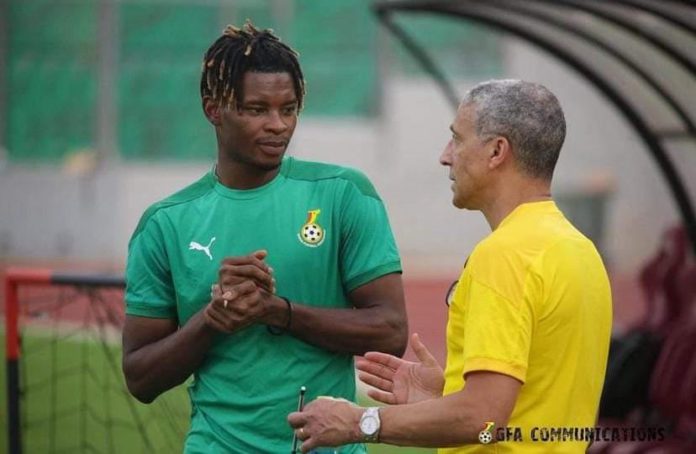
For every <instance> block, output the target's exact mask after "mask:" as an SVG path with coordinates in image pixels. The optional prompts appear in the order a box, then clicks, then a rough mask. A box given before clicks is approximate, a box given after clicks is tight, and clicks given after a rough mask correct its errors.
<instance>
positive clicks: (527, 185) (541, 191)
mask: <svg viewBox="0 0 696 454" xmlns="http://www.w3.org/2000/svg"><path fill="white" fill-rule="evenodd" d="M517 183H518V184H509V182H508V184H503V185H501V188H499V189H500V190H499V191H497V192H496V194H495V196H494V197H493V198H492V200H491V201H490V203H488V204H487V205H486V206H485V207H483V208H482V209H481V212H482V213H483V215H484V216H485V217H486V221H488V225H490V226H491V230H495V229H497V228H498V226H499V225H500V223H501V222H502V221H503V219H505V218H506V217H507V216H508V215H509V214H510V213H512V212H513V210H514V209H515V208H517V207H518V206H520V205H522V204H524V203H531V202H543V201H546V200H551V184H550V182H549V181H546V180H539V179H528V178H526V179H522V180H520V181H518V182H517Z"/></svg>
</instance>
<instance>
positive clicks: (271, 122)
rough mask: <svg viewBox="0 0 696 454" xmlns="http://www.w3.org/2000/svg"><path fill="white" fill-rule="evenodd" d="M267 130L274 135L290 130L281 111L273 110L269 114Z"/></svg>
mask: <svg viewBox="0 0 696 454" xmlns="http://www.w3.org/2000/svg"><path fill="white" fill-rule="evenodd" d="M266 129H267V130H268V131H271V132H273V133H274V134H280V133H283V132H285V130H286V129H288V124H287V123H286V122H285V119H284V118H283V115H281V113H280V112H279V111H277V110H272V111H271V112H270V113H269V117H268V121H267V122H266Z"/></svg>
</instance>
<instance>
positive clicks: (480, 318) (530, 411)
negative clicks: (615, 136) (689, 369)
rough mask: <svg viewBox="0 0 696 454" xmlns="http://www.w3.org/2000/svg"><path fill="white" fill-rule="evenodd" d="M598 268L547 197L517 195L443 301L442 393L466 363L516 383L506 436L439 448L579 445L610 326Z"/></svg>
mask: <svg viewBox="0 0 696 454" xmlns="http://www.w3.org/2000/svg"><path fill="white" fill-rule="evenodd" d="M611 316H612V315H611V291H610V288H609V280H608V277H607V272H606V270H605V268H604V265H603V263H602V260H601V258H600V256H599V254H598V253H597V250H596V249H595V247H594V245H593V244H592V242H591V241H590V240H588V239H587V238H585V237H584V236H583V235H582V234H581V233H580V232H579V231H578V230H577V229H576V228H575V227H573V225H572V224H571V223H570V222H569V221H568V220H567V219H566V218H565V217H564V216H563V214H562V213H561V212H560V211H559V210H558V208H557V207H556V205H555V203H554V202H552V201H546V202H534V203H526V204H523V205H520V206H518V207H517V208H516V209H515V210H513V212H512V213H510V214H509V215H508V216H507V217H506V218H505V219H504V220H503V221H502V222H501V223H500V225H499V226H498V228H497V229H496V230H495V231H493V232H492V233H491V234H490V235H489V236H488V237H487V238H485V239H484V240H483V241H481V242H480V243H479V244H478V245H477V246H476V248H475V249H474V251H473V252H472V254H471V256H470V257H469V260H468V263H467V265H466V266H465V268H464V270H463V272H462V274H461V277H460V278H459V283H458V284H457V288H456V290H455V293H454V300H453V302H452V305H451V307H450V309H449V321H448V324H447V366H446V370H445V389H444V394H445V395H447V394H451V393H454V392H457V391H460V390H461V389H462V388H463V387H464V385H465V379H464V376H465V375H466V374H467V373H468V372H472V371H491V372H498V373H501V374H506V375H509V376H511V377H514V378H516V379H517V380H519V381H520V382H522V383H523V385H522V387H521V388H520V393H519V395H518V398H517V402H516V404H515V407H514V409H513V411H512V415H511V418H510V421H509V423H508V429H507V430H503V428H495V429H494V430H493V431H492V434H493V436H494V437H495V438H496V439H498V440H500V439H501V438H502V439H504V440H506V441H501V442H498V443H493V444H489V445H485V444H477V445H468V446H466V447H462V448H448V449H441V450H440V451H439V452H440V453H443V454H444V453H458V454H460V453H511V452H514V453H584V452H585V450H586V448H587V445H588V443H587V441H585V439H586V438H587V436H588V435H587V431H586V430H583V429H588V430H589V429H591V428H593V427H594V426H595V421H596V416H597V409H598V406H599V398H600V395H601V392H602V386H603V384H604V374H605V371H606V363H607V354H608V350H609V338H610V335H611ZM485 423H486V421H481V429H482V430H483V428H484V426H485Z"/></svg>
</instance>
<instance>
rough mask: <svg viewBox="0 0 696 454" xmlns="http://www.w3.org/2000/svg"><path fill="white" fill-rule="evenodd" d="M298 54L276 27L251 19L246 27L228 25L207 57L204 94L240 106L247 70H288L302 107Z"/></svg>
mask: <svg viewBox="0 0 696 454" xmlns="http://www.w3.org/2000/svg"><path fill="white" fill-rule="evenodd" d="M298 55H299V54H298V53H297V52H295V51H294V50H293V49H291V48H290V47H289V46H288V45H286V44H284V43H282V42H281V41H280V39H279V38H278V37H277V36H276V35H275V34H273V30H270V29H266V30H259V29H258V28H256V27H254V25H253V24H252V23H251V22H250V21H248V20H247V21H246V23H245V24H244V26H243V27H242V28H237V27H234V26H232V25H228V26H227V27H226V28H225V30H223V32H222V36H221V37H220V38H218V39H217V41H215V42H214V43H213V45H212V46H210V48H209V49H208V51H207V52H206V53H205V56H204V58H203V70H202V73H201V97H205V96H209V97H211V98H212V99H213V101H215V102H216V103H217V104H219V105H221V106H222V105H228V106H229V105H232V103H234V104H235V106H236V107H237V108H239V107H240V103H241V102H242V100H243V99H244V93H243V85H242V81H243V78H244V74H245V73H247V72H248V71H252V72H260V73H279V72H287V73H289V74H290V76H291V77H292V81H293V85H294V87H295V95H296V96H297V102H298V108H299V109H301V108H302V102H303V99H304V94H305V83H304V77H303V75H302V69H301V68H300V63H299V61H298V60H297V57H298Z"/></svg>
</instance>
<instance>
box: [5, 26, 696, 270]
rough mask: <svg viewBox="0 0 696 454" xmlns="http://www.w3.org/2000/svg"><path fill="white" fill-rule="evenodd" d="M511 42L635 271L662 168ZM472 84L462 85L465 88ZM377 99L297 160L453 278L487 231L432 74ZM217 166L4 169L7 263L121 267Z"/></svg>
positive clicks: (301, 131) (568, 162) (663, 195)
mask: <svg viewBox="0 0 696 454" xmlns="http://www.w3.org/2000/svg"><path fill="white" fill-rule="evenodd" d="M506 46H507V47H506V62H507V64H506V66H507V70H506V72H507V74H506V75H505V76H506V77H519V78H524V79H528V80H533V81H538V82H541V83H544V84H545V85H547V86H548V87H549V88H551V89H552V90H553V91H554V92H555V93H556V94H557V95H558V97H559V98H560V100H561V104H562V105H563V107H564V109H565V111H566V115H567V120H568V138H567V141H566V145H565V147H564V149H563V152H562V154H561V159H560V162H559V166H558V169H557V175H556V179H555V183H554V193H556V194H559V195H563V194H578V193H587V192H592V191H593V190H597V189H598V188H599V189H600V190H601V189H602V188H604V189H606V188H607V187H611V188H613V192H612V195H611V197H610V199H609V205H608V207H609V210H608V212H607V217H606V223H605V227H606V230H605V232H604V234H605V238H604V239H605V242H604V250H605V252H606V254H607V258H608V260H609V262H610V263H611V264H612V265H613V266H614V268H615V269H617V270H620V271H626V272H632V271H633V270H635V269H637V267H638V266H639V265H640V263H642V262H643V261H644V260H645V258H646V257H648V256H649V255H650V254H652V252H653V251H654V249H655V248H656V245H657V241H658V240H659V234H660V233H661V232H662V231H663V230H664V228H666V226H668V225H671V224H672V223H674V222H676V221H677V220H678V216H677V214H676V209H675V206H674V203H673V202H672V200H671V197H670V196H669V193H668V191H667V188H666V186H665V184H664V183H663V181H662V178H661V177H660V175H659V174H658V173H657V168H656V167H655V166H654V164H653V162H652V160H651V158H650V156H649V155H648V153H647V151H646V149H645V148H644V146H643V145H642V144H641V143H640V141H639V139H638V137H637V136H636V134H635V133H634V132H633V131H632V130H631V129H630V127H629V125H627V123H626V122H625V121H624V120H623V119H622V118H621V117H620V115H619V114H618V112H617V111H616V110H614V108H613V107H612V106H610V105H609V104H608V103H607V102H606V101H604V100H603V99H602V97H601V96H600V94H599V93H598V92H597V91H596V90H595V89H594V88H592V87H591V86H590V85H589V84H587V83H586V82H584V81H583V80H581V79H580V77H579V76H578V75H576V74H575V73H573V72H572V71H571V70H569V69H568V68H566V67H564V66H562V65H561V64H559V63H556V62H554V61H552V60H551V59H550V58H549V57H547V56H546V55H544V54H541V53H540V52H538V51H536V50H534V49H533V48H531V47H530V46H528V45H526V44H523V43H522V42H519V41H516V40H510V41H509V42H507V44H506ZM468 86H470V83H466V82H461V84H460V86H459V88H460V92H462V93H463V92H464V90H465V89H466V88H467V87H468ZM382 96H383V110H382V114H381V115H380V116H378V117H375V118H374V119H370V120H354V121H329V120H318V119H313V118H302V119H301V121H300V126H299V127H298V130H297V132H296V135H295V138H294V139H293V143H292V144H291V149H290V153H291V154H293V155H295V156H298V157H302V158H307V159H316V160H320V161H330V162H334V163H341V164H346V165H352V166H355V167H358V168H360V169H362V170H364V171H365V172H366V173H367V174H368V175H369V176H370V177H371V178H372V180H373V182H374V183H375V185H376V187H377V189H378V190H379V191H380V193H381V195H382V196H383V198H384V200H385V201H386V204H387V208H388V210H389V213H390V216H391V222H392V226H393V228H394V231H395V234H396V237H397V241H398V242H399V245H400V247H401V250H402V253H403V255H404V259H405V265H406V269H407V271H408V272H411V273H413V274H437V275H440V276H443V275H444V276H448V275H451V276H453V277H454V276H455V275H456V274H457V272H458V269H459V267H460V266H461V264H462V263H463V260H464V258H465V257H466V255H467V254H468V252H469V251H470V250H471V248H472V247H473V245H474V244H475V243H476V242H477V241H478V240H479V239H481V238H482V237H483V236H484V235H486V234H487V232H488V227H487V225H486V223H485V221H484V219H483V217H482V216H481V215H480V214H479V213H470V212H461V211H458V210H456V209H454V208H453V207H452V206H451V204H450V200H451V192H450V188H449V186H450V182H449V180H448V179H447V169H446V168H444V167H441V166H440V165H439V164H438V156H439V154H440V152H441V150H442V148H443V147H444V145H445V144H446V142H447V140H448V139H449V136H450V133H449V131H448V126H449V124H450V122H451V121H452V118H453V111H452V109H451V108H450V107H449V106H448V105H447V104H446V103H445V101H444V99H443V97H442V96H441V94H440V93H439V91H438V90H437V89H436V87H435V85H434V84H433V83H432V82H431V81H430V80H427V79H423V80H413V79H409V80H404V79H399V78H396V77H394V76H389V75H387V78H386V79H385V82H384V83H383V86H382ZM211 133H212V131H211ZM694 151H695V150H693V148H692V147H691V148H690V146H685V147H684V149H683V150H681V151H679V150H677V153H679V154H680V156H681V157H680V166H681V169H680V170H681V171H682V172H684V175H689V176H696V153H694ZM211 156H212V150H211ZM210 164H211V163H205V162H201V163H190V164H158V165H151V164H133V163H128V164H124V163H118V162H112V163H107V164H103V165H101V166H99V168H97V170H96V171H94V172H92V173H90V172H87V173H86V174H84V175H70V174H68V173H66V172H64V171H63V170H62V169H61V168H55V167H54V168H17V167H14V166H5V167H4V168H3V167H1V166H0V258H4V259H5V260H7V261H11V260H14V259H17V258H34V259H39V258H41V259H45V258H49V259H68V260H72V259H77V260H84V259H89V260H107V261H111V262H116V263H122V262H123V261H124V260H125V252H126V245H127V241H128V238H129V236H130V233H131V232H132V230H133V229H134V228H135V225H136V223H137V221H138V219H139V217H140V214H141V213H142V211H143V210H144V209H145V208H146V207H147V206H148V205H149V204H151V203H152V202H155V201H156V200H159V199H161V198H162V197H164V196H166V195H168V194H170V193H172V192H173V191H175V190H176V189H178V188H180V187H182V186H184V185H186V184H188V183H190V182H191V181H193V180H195V179H197V178H198V177H199V176H200V175H201V174H202V173H203V172H205V171H206V170H207V169H208V168H209V166H210ZM692 180H694V181H696V178H692ZM691 184H692V193H694V194H696V187H694V186H696V183H693V182H692V183H691Z"/></svg>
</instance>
